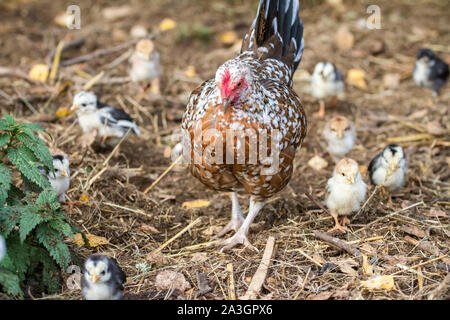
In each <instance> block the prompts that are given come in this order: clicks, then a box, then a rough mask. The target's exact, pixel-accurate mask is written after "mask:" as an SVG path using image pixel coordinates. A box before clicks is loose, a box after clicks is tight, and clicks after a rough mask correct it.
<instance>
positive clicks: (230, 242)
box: [217, 196, 264, 251]
mask: <svg viewBox="0 0 450 320" xmlns="http://www.w3.org/2000/svg"><path fill="white" fill-rule="evenodd" d="M263 207H264V201H257V200H255V198H254V197H253V196H251V197H250V208H249V212H248V215H247V217H246V218H245V220H244V223H242V225H241V227H240V228H239V230H238V231H237V232H236V233H235V234H234V235H233V236H232V237H231V238H228V239H226V240H222V241H220V242H219V243H218V244H217V245H219V246H223V248H222V250H221V251H224V250H229V249H231V248H233V247H234V246H236V245H238V244H243V245H244V246H245V247H250V248H251V249H253V250H255V251H258V249H256V248H255V247H254V246H252V244H251V243H250V241H248V239H247V233H248V229H249V228H250V225H251V224H252V222H253V220H254V219H255V217H256V216H257V215H258V213H259V211H260V210H261V209H262V208H263Z"/></svg>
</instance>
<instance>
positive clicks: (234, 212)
mask: <svg viewBox="0 0 450 320" xmlns="http://www.w3.org/2000/svg"><path fill="white" fill-rule="evenodd" d="M231 201H232V209H231V221H230V222H228V224H227V225H226V226H225V228H223V229H222V231H220V232H219V233H218V234H216V236H215V237H214V238H213V239H217V238H220V237H222V236H223V235H224V234H226V233H228V232H229V231H231V230H234V231H238V230H239V228H240V227H241V225H242V223H243V222H244V215H243V214H242V211H241V208H240V206H239V200H238V197H237V194H236V192H232V193H231Z"/></svg>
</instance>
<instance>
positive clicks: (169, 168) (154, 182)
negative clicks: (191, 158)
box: [144, 155, 183, 194]
mask: <svg viewBox="0 0 450 320" xmlns="http://www.w3.org/2000/svg"><path fill="white" fill-rule="evenodd" d="M182 157H183V155H180V156H179V157H178V158H177V159H176V160H175V161H174V162H172V164H171V165H170V166H169V167H168V168H167V169H166V171H164V172H163V173H162V174H161V175H160V176H159V177H158V179H156V180H155V181H153V183H152V184H151V185H150V186H149V187H148V188H147V189H145V191H144V194H147V193H148V192H149V191H150V190H152V189H153V187H154V186H155V185H156V184H157V183H158V182H159V181H160V180H161V179H162V178H164V176H165V175H166V174H167V173H169V171H170V170H172V169H173V167H175V165H176V164H177V163H178V162H179V161H180V160H181V158H182Z"/></svg>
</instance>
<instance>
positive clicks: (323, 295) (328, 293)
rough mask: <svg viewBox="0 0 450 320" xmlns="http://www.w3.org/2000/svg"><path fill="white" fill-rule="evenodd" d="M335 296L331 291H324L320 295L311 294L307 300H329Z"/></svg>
mask: <svg viewBox="0 0 450 320" xmlns="http://www.w3.org/2000/svg"><path fill="white" fill-rule="evenodd" d="M332 295H333V292H331V291H323V292H321V293H318V294H310V295H309V296H308V297H307V298H306V299H307V300H328V299H330V298H331V296H332Z"/></svg>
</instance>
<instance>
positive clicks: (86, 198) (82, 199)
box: [80, 194, 89, 202]
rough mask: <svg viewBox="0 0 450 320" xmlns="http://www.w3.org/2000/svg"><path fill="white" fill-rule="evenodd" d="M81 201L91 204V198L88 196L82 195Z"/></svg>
mask: <svg viewBox="0 0 450 320" xmlns="http://www.w3.org/2000/svg"><path fill="white" fill-rule="evenodd" d="M80 201H83V202H89V196H88V195H86V194H82V195H81V196H80Z"/></svg>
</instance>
